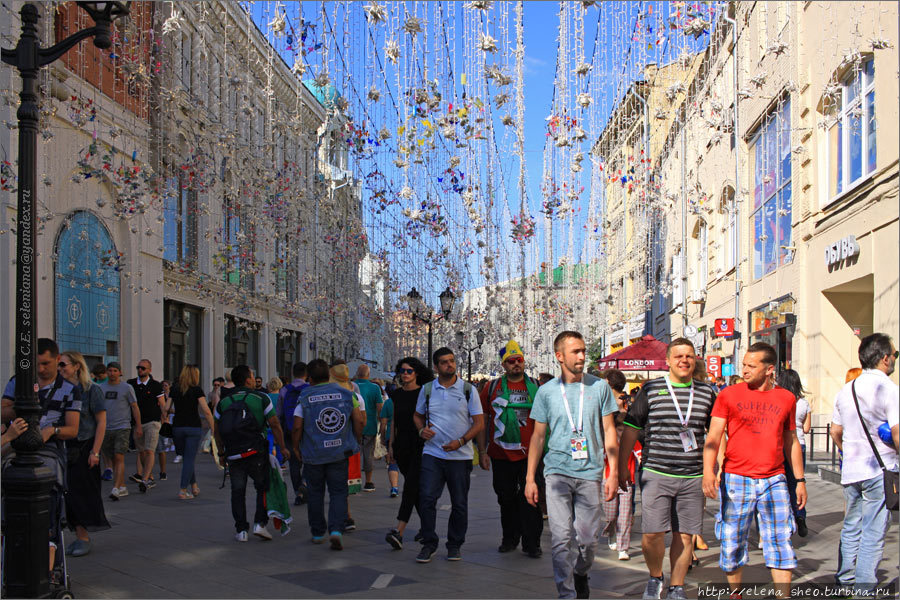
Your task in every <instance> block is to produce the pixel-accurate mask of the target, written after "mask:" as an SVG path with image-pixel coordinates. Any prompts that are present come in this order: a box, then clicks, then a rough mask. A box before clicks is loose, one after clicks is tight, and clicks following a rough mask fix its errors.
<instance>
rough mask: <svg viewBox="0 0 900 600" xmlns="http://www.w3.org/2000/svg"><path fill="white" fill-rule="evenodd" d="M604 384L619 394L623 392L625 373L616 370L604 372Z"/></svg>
mask: <svg viewBox="0 0 900 600" xmlns="http://www.w3.org/2000/svg"><path fill="white" fill-rule="evenodd" d="M605 379H606V382H607V383H608V384H609V387H611V388H612V389H614V390H616V391H617V392H621V391H624V390H625V384H626V383H627V381H625V373H623V372H622V371H620V370H618V369H610V370H608V371H607V372H606V377H605Z"/></svg>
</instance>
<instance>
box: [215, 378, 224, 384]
mask: <svg viewBox="0 0 900 600" xmlns="http://www.w3.org/2000/svg"><path fill="white" fill-rule="evenodd" d="M217 381H218V382H219V383H225V378H224V377H216V378H215V379H213V383H215V382H217Z"/></svg>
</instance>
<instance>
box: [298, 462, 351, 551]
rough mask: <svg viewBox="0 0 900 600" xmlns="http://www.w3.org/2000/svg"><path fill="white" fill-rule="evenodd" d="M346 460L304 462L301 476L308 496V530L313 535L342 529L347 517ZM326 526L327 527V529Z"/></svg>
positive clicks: (317, 535) (318, 535)
mask: <svg viewBox="0 0 900 600" xmlns="http://www.w3.org/2000/svg"><path fill="white" fill-rule="evenodd" d="M348 467H349V465H348V460H347V459H346V458H345V459H344V460H339V461H336V462H330V463H325V464H323V465H311V464H309V463H303V478H304V479H306V489H307V490H308V492H309V496H308V498H307V501H306V508H307V515H308V518H309V530H310V531H311V532H312V534H313V536H314V537H320V536H323V535H325V533H327V532H332V533H334V532H338V533H340V532H342V531H344V521H346V520H347V496H348V495H349V492H348V488H347V469H348ZM326 485H327V486H328V523H327V524H326V523H325V486H326ZM326 526H327V529H326Z"/></svg>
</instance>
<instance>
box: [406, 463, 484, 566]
mask: <svg viewBox="0 0 900 600" xmlns="http://www.w3.org/2000/svg"><path fill="white" fill-rule="evenodd" d="M471 473H472V461H471V460H470V459H466V460H447V459H444V458H435V457H434V456H431V455H430V454H424V455H423V456H422V472H421V476H420V479H419V519H420V520H421V522H422V531H421V533H422V546H423V547H428V548H431V549H432V550H437V546H438V536H437V532H436V531H435V526H436V523H437V501H438V499H440V497H441V494H442V493H443V491H444V484H447V490H448V491H449V492H450V504H451V509H450V521H449V523H448V524H447V548H448V549H450V548H461V547H462V545H463V544H464V543H465V541H466V530H467V529H468V528H469V476H470V474H471Z"/></svg>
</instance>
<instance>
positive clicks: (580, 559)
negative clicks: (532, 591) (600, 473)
mask: <svg viewBox="0 0 900 600" xmlns="http://www.w3.org/2000/svg"><path fill="white" fill-rule="evenodd" d="M545 480H546V482H547V483H546V485H547V515H548V520H547V522H548V524H549V525H550V544H551V546H552V549H553V579H554V581H556V591H557V592H559V597H560V598H574V597H575V577H574V575H575V574H578V575H587V574H588V571H590V569H591V566H592V565H593V564H594V554H595V553H596V551H597V543H598V536H599V535H600V518H601V515H602V514H603V508H602V503H601V500H602V498H601V485H600V482H599V481H589V480H587V479H576V478H575V477H568V476H566V475H562V474H559V473H551V474H550V475H546V476H545Z"/></svg>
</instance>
